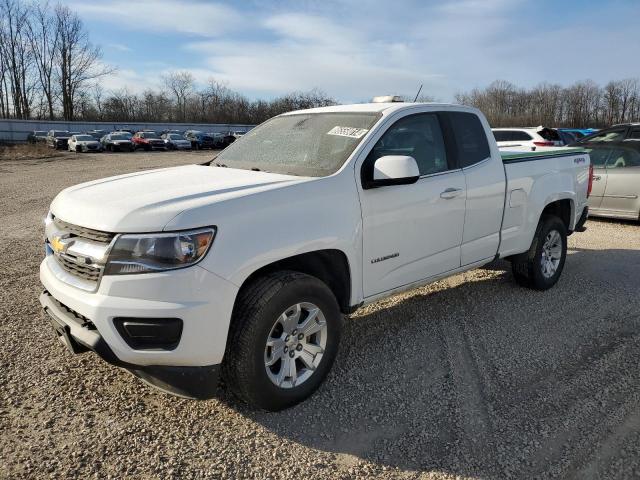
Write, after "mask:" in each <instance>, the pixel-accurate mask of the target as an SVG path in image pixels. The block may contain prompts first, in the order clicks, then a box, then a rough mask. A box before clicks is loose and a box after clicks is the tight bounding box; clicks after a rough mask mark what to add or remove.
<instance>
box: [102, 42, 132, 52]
mask: <svg viewBox="0 0 640 480" xmlns="http://www.w3.org/2000/svg"><path fill="white" fill-rule="evenodd" d="M107 49H111V50H118V51H119V52H130V51H131V49H130V48H129V47H127V46H126V45H122V44H121V43H108V44H107Z"/></svg>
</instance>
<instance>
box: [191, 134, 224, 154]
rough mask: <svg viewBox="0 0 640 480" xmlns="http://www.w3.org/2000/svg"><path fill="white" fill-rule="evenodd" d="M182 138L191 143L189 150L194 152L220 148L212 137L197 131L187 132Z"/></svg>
mask: <svg viewBox="0 0 640 480" xmlns="http://www.w3.org/2000/svg"><path fill="white" fill-rule="evenodd" d="M184 138H186V139H187V140H189V141H190V142H191V148H193V149H194V150H202V149H204V148H211V149H214V148H220V145H219V143H218V142H217V141H216V139H215V137H214V136H213V135H211V134H208V133H204V132H200V131H198V130H187V131H186V132H185V134H184Z"/></svg>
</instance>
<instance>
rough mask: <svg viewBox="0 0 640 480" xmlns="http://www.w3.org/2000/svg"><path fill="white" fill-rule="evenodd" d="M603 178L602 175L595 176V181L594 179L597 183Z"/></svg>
mask: <svg viewBox="0 0 640 480" xmlns="http://www.w3.org/2000/svg"><path fill="white" fill-rule="evenodd" d="M601 178H602V177H601V176H600V175H594V176H593V179H594V180H596V181H597V180H600V179H601Z"/></svg>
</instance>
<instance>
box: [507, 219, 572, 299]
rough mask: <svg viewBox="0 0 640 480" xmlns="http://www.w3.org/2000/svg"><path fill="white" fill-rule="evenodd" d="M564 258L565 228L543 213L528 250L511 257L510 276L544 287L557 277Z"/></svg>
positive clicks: (539, 287)
mask: <svg viewBox="0 0 640 480" xmlns="http://www.w3.org/2000/svg"><path fill="white" fill-rule="evenodd" d="M566 257H567V229H566V227H565V225H564V222H563V221H562V220H560V219H559V218H558V217H556V216H554V215H543V216H542V218H541V219H540V222H539V223H538V227H537V228H536V233H535V235H534V237H533V242H532V243H531V247H530V248H529V251H528V252H525V253H522V254H520V255H516V256H515V257H514V258H513V259H512V265H511V266H512V270H513V277H514V278H515V280H516V282H517V283H518V284H519V285H522V286H524V287H529V288H533V289H535V290H547V289H549V288H551V287H553V286H554V285H555V284H556V283H557V282H558V279H559V278H560V275H561V274H562V270H563V269H564V262H565V259H566Z"/></svg>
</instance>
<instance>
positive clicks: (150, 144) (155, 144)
mask: <svg viewBox="0 0 640 480" xmlns="http://www.w3.org/2000/svg"><path fill="white" fill-rule="evenodd" d="M131 141H132V142H133V146H134V148H135V149H139V148H143V149H145V150H147V151H150V150H167V145H166V144H165V143H164V140H162V139H161V138H160V137H159V136H158V134H157V133H156V132H138V133H136V134H135V135H134V136H133V137H132V138H131Z"/></svg>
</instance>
